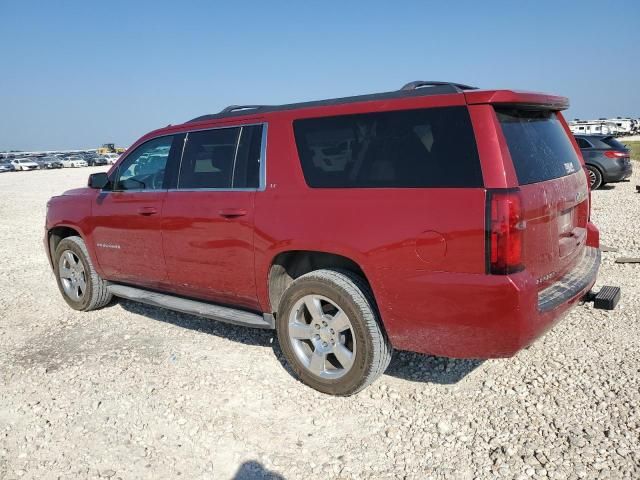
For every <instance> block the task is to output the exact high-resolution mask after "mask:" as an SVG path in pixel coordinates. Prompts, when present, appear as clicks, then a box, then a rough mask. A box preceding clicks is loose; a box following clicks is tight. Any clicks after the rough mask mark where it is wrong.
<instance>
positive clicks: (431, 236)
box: [255, 115, 485, 350]
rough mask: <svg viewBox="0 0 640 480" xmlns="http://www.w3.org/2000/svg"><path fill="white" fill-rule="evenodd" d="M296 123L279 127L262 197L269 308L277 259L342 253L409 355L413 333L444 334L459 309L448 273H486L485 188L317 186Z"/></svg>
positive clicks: (259, 246) (261, 288)
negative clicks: (298, 253) (306, 170)
mask: <svg viewBox="0 0 640 480" xmlns="http://www.w3.org/2000/svg"><path fill="white" fill-rule="evenodd" d="M292 121H293V117H292V116H290V115H289V116H287V115H280V116H278V119H273V120H271V119H270V121H269V141H268V146H267V159H268V160H267V188H266V190H265V191H264V192H258V193H257V194H256V203H255V204H256V207H255V209H256V210H255V227H256V230H255V232H256V233H255V249H256V276H257V288H258V295H259V298H260V302H261V305H262V306H263V308H264V311H271V310H270V305H269V300H268V274H269V268H270V266H271V264H272V261H273V258H274V257H275V256H276V255H278V254H279V253H281V252H284V251H292V250H311V251H321V252H329V253H335V254H338V255H342V256H345V257H348V258H350V259H352V260H353V261H355V262H356V263H358V264H359V266H360V267H361V268H362V270H363V271H364V273H365V275H366V276H367V279H368V281H369V283H370V284H371V287H372V290H373V293H374V295H375V297H376V300H377V303H378V307H379V310H380V314H381V317H382V320H383V322H384V324H385V327H386V330H387V333H388V334H389V336H390V337H391V339H392V342H393V343H394V345H395V346H396V347H397V348H403V347H407V348H408V347H409V346H411V345H413V343H412V342H409V343H405V342H403V340H402V339H403V338H407V332H412V331H415V330H416V329H425V330H426V331H428V330H430V329H433V328H439V327H438V325H439V326H440V327H441V326H442V321H443V319H445V318H447V315H449V314H450V313H451V311H452V309H456V308H457V307H456V304H458V303H459V298H457V295H459V291H458V292H457V293H456V292H453V291H452V290H451V289H450V288H449V284H450V282H451V279H452V277H451V276H449V277H447V276H446V275H443V273H444V272H448V273H450V274H456V273H458V274H461V275H468V274H482V275H484V269H485V258H484V209H485V190H484V189H483V188H468V189H450V188H440V189H438V188H434V189H420V188H416V189H391V188H368V189H321V188H309V187H308V186H307V185H306V182H305V180H304V175H303V172H302V168H301V165H300V161H299V158H298V153H297V149H296V146H295V138H294V134H293V128H292ZM457 310H460V309H459V307H458V308H457ZM433 341H436V340H435V339H433ZM425 348H426V349H427V350H428V345H425V346H423V348H421V350H424V349H425Z"/></svg>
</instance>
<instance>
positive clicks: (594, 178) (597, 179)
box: [587, 165, 602, 190]
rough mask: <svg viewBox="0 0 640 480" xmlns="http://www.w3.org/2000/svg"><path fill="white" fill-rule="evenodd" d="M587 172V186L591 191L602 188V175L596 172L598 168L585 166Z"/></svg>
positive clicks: (598, 171)
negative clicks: (589, 186)
mask: <svg viewBox="0 0 640 480" xmlns="http://www.w3.org/2000/svg"><path fill="white" fill-rule="evenodd" d="M587 172H588V173H589V185H591V190H597V189H598V188H600V187H601V186H602V173H601V172H600V170H598V167H594V166H592V165H587Z"/></svg>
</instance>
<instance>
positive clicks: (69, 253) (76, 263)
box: [54, 236, 112, 312]
mask: <svg viewBox="0 0 640 480" xmlns="http://www.w3.org/2000/svg"><path fill="white" fill-rule="evenodd" d="M54 273H55V275H56V280H57V282H58V288H59V289H60V293H62V296H63V298H64V299H65V301H66V302H67V303H68V304H69V306H70V307H71V308H73V309H74V310H81V311H83V312H88V311H89V310H96V309H98V308H102V307H104V306H105V305H107V304H108V303H109V302H110V301H111V298H112V295H111V293H109V290H108V289H107V282H106V281H104V280H103V279H102V278H101V277H100V276H99V275H98V273H97V272H96V271H95V269H94V268H93V264H92V263H91V258H90V257H89V253H88V252H87V247H86V245H85V244H84V241H83V240H82V238H80V237H75V236H74V237H67V238H65V239H63V240H62V241H61V242H60V243H59V244H58V247H57V248H56V251H55V255H54Z"/></svg>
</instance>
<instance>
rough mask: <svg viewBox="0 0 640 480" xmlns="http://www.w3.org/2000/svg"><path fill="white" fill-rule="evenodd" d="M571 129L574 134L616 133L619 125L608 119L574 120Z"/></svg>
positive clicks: (570, 123)
mask: <svg viewBox="0 0 640 480" xmlns="http://www.w3.org/2000/svg"><path fill="white" fill-rule="evenodd" d="M569 129H570V130H571V132H572V133H573V134H574V135H615V134H617V132H618V127H617V126H616V124H615V123H612V122H609V121H606V120H573V121H571V122H569Z"/></svg>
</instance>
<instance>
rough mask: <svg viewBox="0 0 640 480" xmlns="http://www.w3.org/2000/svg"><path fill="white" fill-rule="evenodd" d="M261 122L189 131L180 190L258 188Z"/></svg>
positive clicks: (180, 178)
mask: <svg viewBox="0 0 640 480" xmlns="http://www.w3.org/2000/svg"><path fill="white" fill-rule="evenodd" d="M262 128H263V127H262V125H249V126H243V127H232V128H218V129H213V130H203V131H198V132H189V134H188V136H187V143H186V145H185V149H184V153H183V155H182V162H181V164H180V174H179V176H178V188H180V189H194V188H197V189H202V188H205V189H218V188H221V189H230V188H258V186H259V182H260V179H259V177H260V174H259V172H260V162H261V161H262V159H261V145H262Z"/></svg>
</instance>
